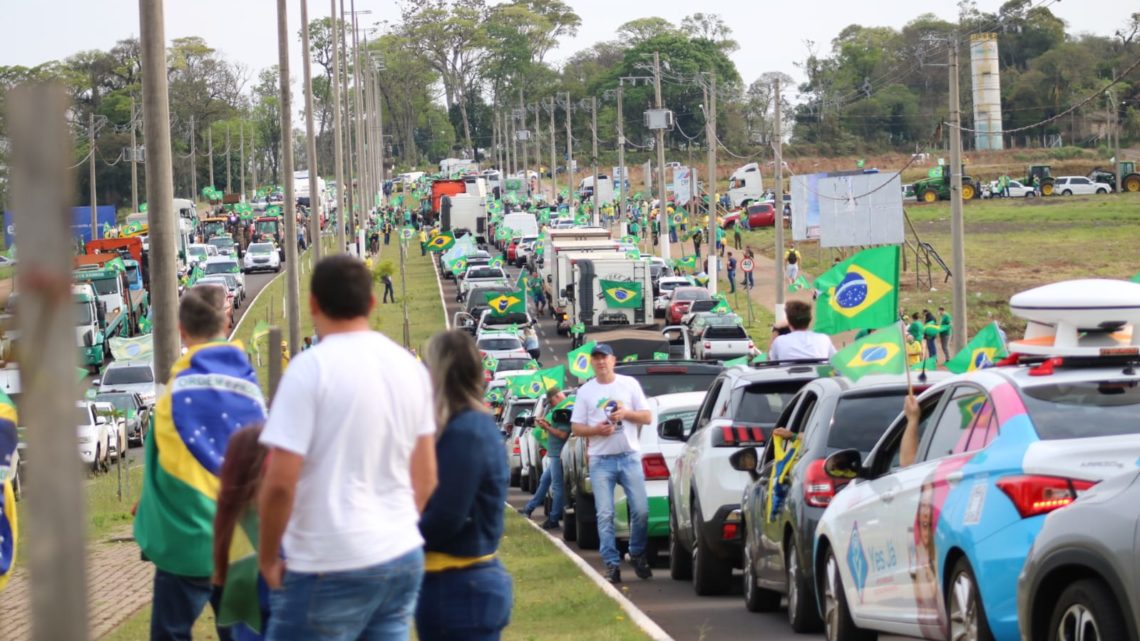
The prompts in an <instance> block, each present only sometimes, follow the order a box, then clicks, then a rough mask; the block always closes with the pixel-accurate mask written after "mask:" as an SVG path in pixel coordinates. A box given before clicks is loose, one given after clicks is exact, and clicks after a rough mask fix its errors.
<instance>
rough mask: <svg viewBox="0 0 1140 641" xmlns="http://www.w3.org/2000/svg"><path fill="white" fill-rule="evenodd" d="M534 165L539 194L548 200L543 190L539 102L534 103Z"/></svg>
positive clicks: (540, 109) (540, 107) (540, 110)
mask: <svg viewBox="0 0 1140 641" xmlns="http://www.w3.org/2000/svg"><path fill="white" fill-rule="evenodd" d="M534 165H535V169H536V170H537V174H538V195H539V196H543V200H546V198H545V197H544V196H545V194H543V191H542V106H541V105H538V104H537V103H536V104H535V105H534Z"/></svg>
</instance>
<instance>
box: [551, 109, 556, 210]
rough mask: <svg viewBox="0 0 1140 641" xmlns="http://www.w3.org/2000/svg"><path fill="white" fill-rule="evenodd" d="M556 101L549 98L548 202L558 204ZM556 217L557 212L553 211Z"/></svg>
mask: <svg viewBox="0 0 1140 641" xmlns="http://www.w3.org/2000/svg"><path fill="white" fill-rule="evenodd" d="M557 106H558V102H557V100H555V98H554V97H553V96H552V97H551V98H550V202H551V203H556V202H558V141H557V140H555V137H554V112H555V110H556V107H557ZM555 215H556V217H557V210H555Z"/></svg>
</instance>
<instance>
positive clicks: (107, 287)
mask: <svg viewBox="0 0 1140 641" xmlns="http://www.w3.org/2000/svg"><path fill="white" fill-rule="evenodd" d="M90 282H91V284H92V285H94V286H95V291H96V292H98V293H99V295H100V296H109V295H111V294H117V293H118V292H119V279H117V278H97V279H95V280H92V281H90Z"/></svg>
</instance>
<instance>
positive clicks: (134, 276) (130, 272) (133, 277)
mask: <svg viewBox="0 0 1140 641" xmlns="http://www.w3.org/2000/svg"><path fill="white" fill-rule="evenodd" d="M138 278H139V268H138V267H136V266H135V265H127V280H128V281H130V282H132V283H133V282H135V281H137V280H138Z"/></svg>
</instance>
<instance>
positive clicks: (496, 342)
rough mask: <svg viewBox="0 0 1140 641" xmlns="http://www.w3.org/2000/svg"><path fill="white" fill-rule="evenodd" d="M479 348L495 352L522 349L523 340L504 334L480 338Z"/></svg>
mask: <svg viewBox="0 0 1140 641" xmlns="http://www.w3.org/2000/svg"><path fill="white" fill-rule="evenodd" d="M479 349H481V350H490V351H495V352H504V351H508V350H516V349H522V342H520V341H519V339H517V338H511V337H509V336H504V337H502V338H483V339H480V340H479Z"/></svg>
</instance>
